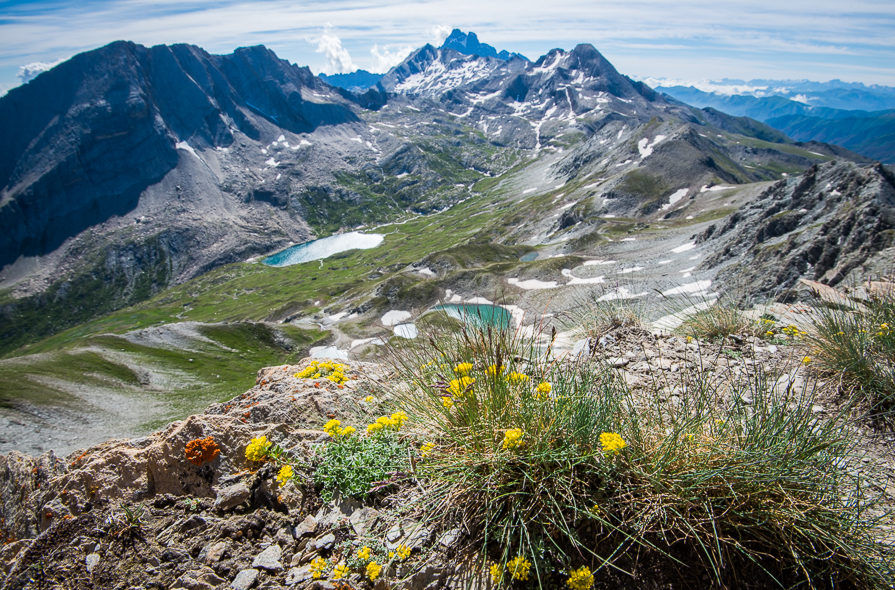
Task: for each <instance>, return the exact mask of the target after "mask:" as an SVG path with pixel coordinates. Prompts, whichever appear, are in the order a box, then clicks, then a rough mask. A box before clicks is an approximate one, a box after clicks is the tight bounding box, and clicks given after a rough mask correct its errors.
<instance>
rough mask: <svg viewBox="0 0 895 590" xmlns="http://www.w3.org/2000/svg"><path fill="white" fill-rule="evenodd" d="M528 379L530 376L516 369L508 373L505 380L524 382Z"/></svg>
mask: <svg viewBox="0 0 895 590" xmlns="http://www.w3.org/2000/svg"><path fill="white" fill-rule="evenodd" d="M529 379H531V377H529V376H528V375H526V374H525V373H517V372H516V371H513V372H511V373H510V374H509V375H507V382H509V383H524V382H526V381H528V380H529Z"/></svg>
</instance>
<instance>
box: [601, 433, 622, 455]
mask: <svg viewBox="0 0 895 590" xmlns="http://www.w3.org/2000/svg"><path fill="white" fill-rule="evenodd" d="M600 444H601V445H603V452H604V453H613V454H616V455H617V454H618V452H619V451H620V450H622V449H623V448H625V447H626V446H628V443H626V442H625V439H623V438H622V437H621V436H619V435H618V434H616V433H614V432H604V433H603V434H601V435H600Z"/></svg>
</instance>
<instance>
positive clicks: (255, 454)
mask: <svg viewBox="0 0 895 590" xmlns="http://www.w3.org/2000/svg"><path fill="white" fill-rule="evenodd" d="M271 445H273V443H272V442H270V441H268V440H267V437H266V436H259V437H258V438H253V439H252V440H251V442H249V446H247V447H246V459H248V460H249V461H263V460H264V458H265V457H267V450H268V449H269V448H270V447H271Z"/></svg>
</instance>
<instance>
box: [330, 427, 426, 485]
mask: <svg viewBox="0 0 895 590" xmlns="http://www.w3.org/2000/svg"><path fill="white" fill-rule="evenodd" d="M374 424H382V423H381V422H374ZM408 448H409V443H408V442H407V441H406V440H405V439H404V438H403V437H402V436H401V435H400V433H398V432H397V431H396V430H394V429H388V428H384V429H381V430H379V431H376V432H375V434H370V435H368V436H349V437H338V438H335V440H334V441H333V442H331V443H329V444H328V445H326V447H325V448H324V449H323V451H322V452H321V454H320V464H319V465H318V466H317V469H316V471H315V472H314V481H315V482H316V483H317V485H320V486H322V488H323V490H322V492H321V494H320V495H321V496H322V497H323V499H324V500H326V501H330V500H332V497H333V494H334V493H335V492H336V491H338V492H340V493H341V494H343V495H346V496H352V497H355V498H358V499H363V498H366V497H368V496H369V495H370V494H371V493H373V492H375V491H378V490H380V489H384V488H386V487H388V486H389V485H390V484H391V483H395V482H397V481H399V480H400V479H403V477H404V474H406V473H407V472H408V471H409V470H410V464H409V460H408ZM376 484H379V485H378V486H377V485H376Z"/></svg>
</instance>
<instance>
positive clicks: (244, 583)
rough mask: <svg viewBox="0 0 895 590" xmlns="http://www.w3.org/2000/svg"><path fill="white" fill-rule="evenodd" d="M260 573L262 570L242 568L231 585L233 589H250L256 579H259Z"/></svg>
mask: <svg viewBox="0 0 895 590" xmlns="http://www.w3.org/2000/svg"><path fill="white" fill-rule="evenodd" d="M259 573H260V572H259V571H258V570H256V569H246V570H242V571H241V572H239V573H238V574H236V577H235V578H233V581H232V582H230V587H231V588H233V590H249V588H251V587H252V585H253V584H254V583H255V581H256V580H258V574H259Z"/></svg>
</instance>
